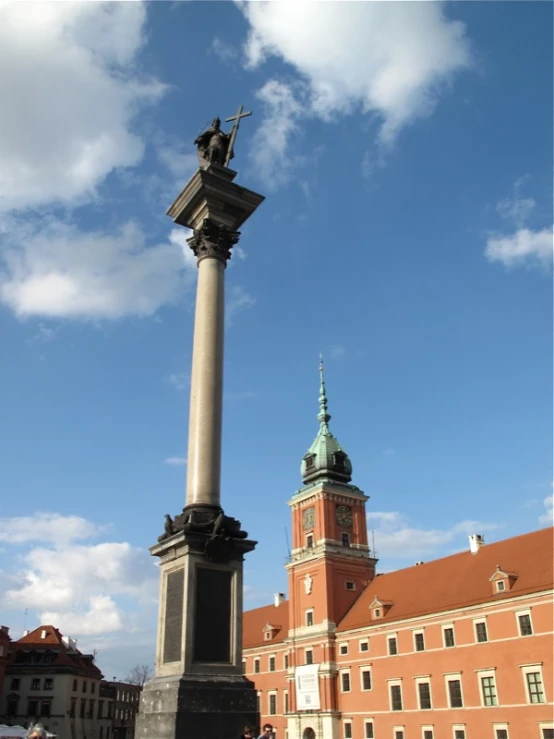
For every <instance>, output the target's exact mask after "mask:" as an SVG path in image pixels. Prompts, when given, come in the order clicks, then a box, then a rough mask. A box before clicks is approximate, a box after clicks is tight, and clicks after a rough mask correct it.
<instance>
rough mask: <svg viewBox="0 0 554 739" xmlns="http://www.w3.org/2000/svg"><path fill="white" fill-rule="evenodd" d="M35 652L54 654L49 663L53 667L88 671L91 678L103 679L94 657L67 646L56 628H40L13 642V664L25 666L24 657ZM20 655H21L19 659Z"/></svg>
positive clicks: (48, 626)
mask: <svg viewBox="0 0 554 739" xmlns="http://www.w3.org/2000/svg"><path fill="white" fill-rule="evenodd" d="M43 634H44V636H43ZM35 650H36V651H40V652H49V653H50V654H51V653H54V657H53V659H52V660H51V661H50V662H49V664H51V665H53V666H56V667H63V666H66V667H73V668H79V669H80V670H85V671H87V672H88V673H89V674H90V675H91V676H98V677H102V673H101V671H100V670H99V668H98V667H97V666H96V665H95V664H94V662H93V658H92V656H91V655H85V654H83V653H82V652H80V651H79V650H78V649H77V648H76V647H73V646H70V645H69V644H66V643H65V642H64V640H63V634H62V633H61V632H60V631H59V630H58V629H57V628H56V627H55V626H51V625H45V626H39V627H38V629H35V630H34V631H31V632H30V633H29V634H26V635H25V636H22V637H21V639H18V640H17V641H14V642H12V647H11V652H12V654H11V658H12V659H11V662H12V664H13V665H23V664H25V663H24V662H23V661H22V655H24V654H25V653H28V652H31V651H35ZM18 654H19V655H20V656H19V658H18Z"/></svg>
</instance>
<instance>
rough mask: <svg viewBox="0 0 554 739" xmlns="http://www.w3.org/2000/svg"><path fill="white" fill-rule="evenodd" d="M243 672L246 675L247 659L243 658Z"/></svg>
mask: <svg viewBox="0 0 554 739" xmlns="http://www.w3.org/2000/svg"><path fill="white" fill-rule="evenodd" d="M242 674H243V675H246V660H245V659H243V660H242Z"/></svg>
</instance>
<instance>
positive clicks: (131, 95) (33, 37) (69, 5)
mask: <svg viewBox="0 0 554 739" xmlns="http://www.w3.org/2000/svg"><path fill="white" fill-rule="evenodd" d="M145 20H146V6H145V4H144V3H141V2H136V3H101V2H94V3H79V2H66V3H43V2H28V3H27V2H25V3H17V2H7V1H6V0H1V1H0V98H1V99H2V100H9V101H10V103H9V105H7V106H4V107H3V110H2V116H1V117H0V142H1V144H0V209H4V210H9V209H17V208H27V207H30V206H39V205H44V204H49V203H53V202H60V203H65V204H70V203H74V202H78V201H79V200H80V199H82V198H83V197H90V196H93V195H94V193H95V188H96V187H97V185H98V184H99V183H100V182H101V181H102V180H103V179H104V178H105V177H106V175H107V174H109V173H110V172H111V171H112V170H114V169H116V168H120V167H129V166H133V165H135V164H137V163H138V162H139V161H140V159H141V158H142V153H143V142H142V140H141V139H140V138H139V137H138V136H137V135H136V133H134V132H132V131H131V126H132V122H133V118H134V116H135V114H136V113H137V111H138V110H139V109H140V108H141V107H142V106H144V105H146V104H152V103H153V102H155V101H157V100H159V98H160V96H161V95H162V94H163V91H164V89H165V88H164V86H163V85H162V84H160V83H159V82H158V81H156V80H142V79H140V78H139V76H138V74H137V70H136V67H135V66H134V60H135V57H136V54H137V52H138V51H139V50H140V49H141V47H142V45H143V43H144V40H145V36H144V25H145ZM59 287H60V289H63V287H62V286H61V285H60V286H59Z"/></svg>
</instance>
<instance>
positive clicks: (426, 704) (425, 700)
mask: <svg viewBox="0 0 554 739" xmlns="http://www.w3.org/2000/svg"><path fill="white" fill-rule="evenodd" d="M417 694H418V697H419V708H420V710H422V711H429V710H430V709H431V708H432V706H431V685H430V684H429V683H418V684H417Z"/></svg>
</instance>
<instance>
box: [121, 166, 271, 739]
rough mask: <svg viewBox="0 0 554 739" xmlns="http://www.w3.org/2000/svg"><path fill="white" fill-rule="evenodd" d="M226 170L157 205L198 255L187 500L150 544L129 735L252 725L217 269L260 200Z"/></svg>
mask: <svg viewBox="0 0 554 739" xmlns="http://www.w3.org/2000/svg"><path fill="white" fill-rule="evenodd" d="M235 174H236V173H235V172H233V171H232V170H230V169H228V168H226V167H221V166H218V165H213V164H211V165H209V166H208V167H207V168H206V169H199V170H198V171H197V172H196V173H195V174H194V175H193V177H192V178H191V180H190V181H189V183H188V184H187V185H186V187H185V188H184V190H183V191H182V192H181V194H180V195H179V197H178V198H177V200H176V201H175V202H174V203H173V205H172V206H171V208H170V209H169V210H168V215H170V216H171V217H172V218H173V220H174V222H175V223H178V224H179V225H181V226H186V227H187V228H191V229H192V230H193V236H192V237H191V238H190V239H188V243H189V244H190V247H191V249H192V250H193V252H194V254H195V256H196V257H197V259H198V286H197V294H196V314H195V323H194V344H193V359H192V377H191V394H190V418H189V445H188V469H187V493H186V505H185V507H184V509H183V510H182V512H181V513H179V514H178V515H177V516H175V517H174V518H171V516H169V515H166V524H165V533H164V534H163V535H162V536H160V537H159V539H158V544H156V545H155V546H153V547H152V548H151V549H150V552H151V553H152V554H153V555H154V556H155V557H159V558H160V608H159V618H158V640H157V649H156V670H155V677H154V678H153V679H152V680H150V681H149V682H148V683H146V685H145V686H144V688H143V691H142V697H141V704H140V709H139V714H138V716H137V722H136V731H135V736H136V739H237V737H239V736H240V734H241V733H242V729H243V727H244V725H245V724H246V723H250V724H254V725H256V726H257V725H259V716H258V711H257V695H256V691H255V688H254V684H253V683H252V682H250V681H249V680H247V679H246V678H245V677H244V676H243V674H242V587H243V584H242V565H243V558H244V555H245V554H246V553H247V552H250V551H251V550H252V549H254V547H255V545H256V542H254V541H250V540H249V539H247V534H246V532H245V531H241V525H240V522H239V521H236V520H235V519H234V518H231V517H229V516H226V515H225V514H224V512H223V509H222V508H221V503H220V473H221V426H222V404H223V327H224V274H225V266H226V263H227V260H228V259H229V258H230V256H231V249H232V247H233V246H234V245H235V244H236V243H237V241H238V239H239V236H240V234H239V233H238V231H237V228H239V227H240V226H241V224H242V223H244V222H245V221H246V219H247V218H248V217H249V216H250V215H251V214H252V213H253V212H254V211H255V210H256V208H257V207H258V205H259V204H260V203H261V202H262V200H263V196H262V195H258V194H257V193H255V192H252V191H251V190H247V189H245V188H243V187H239V186H238V185H236V184H234V183H233V179H234V177H235Z"/></svg>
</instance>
